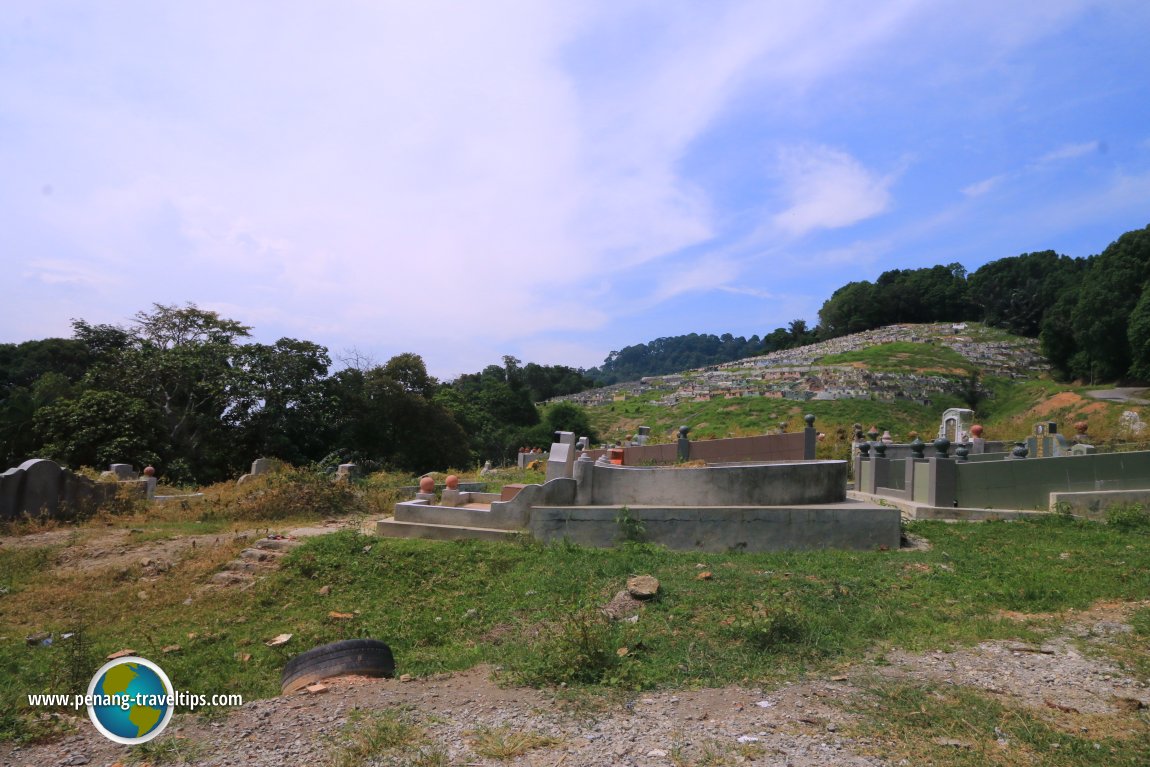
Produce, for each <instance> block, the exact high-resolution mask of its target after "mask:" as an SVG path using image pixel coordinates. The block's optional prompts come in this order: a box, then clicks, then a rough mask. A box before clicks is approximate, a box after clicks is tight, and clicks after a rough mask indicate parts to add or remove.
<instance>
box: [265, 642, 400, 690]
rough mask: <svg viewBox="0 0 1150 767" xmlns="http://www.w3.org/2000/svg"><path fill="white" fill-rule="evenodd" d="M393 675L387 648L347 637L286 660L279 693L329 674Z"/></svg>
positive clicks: (313, 681)
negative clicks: (341, 640)
mask: <svg viewBox="0 0 1150 767" xmlns="http://www.w3.org/2000/svg"><path fill="white" fill-rule="evenodd" d="M348 674H354V675H356V676H376V677H390V676H394V675H395V658H394V657H392V655H391V648H390V647H388V646H387V645H386V644H384V643H383V642H380V641H379V640H378V639H347V640H345V641H343V642H332V643H331V644H325V645H321V646H320V647H316V648H315V649H314V650H308V651H307V652H303V653H300V654H299V655H297V656H295V657H294V658H292V659H291V660H289V661H288V662H287V665H285V666H284V670H283V675H282V676H281V677H280V692H281V694H283V695H287V694H288V693H292V692H295V691H296V690H299V689H301V688H303V687H306V686H308V685H309V684H314V683H315V682H318V681H319V680H321V679H329V678H331V677H333V676H344V675H348Z"/></svg>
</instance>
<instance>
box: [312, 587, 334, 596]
mask: <svg viewBox="0 0 1150 767" xmlns="http://www.w3.org/2000/svg"><path fill="white" fill-rule="evenodd" d="M316 593H317V594H319V595H320V596H321V597H326V596H327V595H328V594H330V593H331V586H320V587H319V591H317V592H316Z"/></svg>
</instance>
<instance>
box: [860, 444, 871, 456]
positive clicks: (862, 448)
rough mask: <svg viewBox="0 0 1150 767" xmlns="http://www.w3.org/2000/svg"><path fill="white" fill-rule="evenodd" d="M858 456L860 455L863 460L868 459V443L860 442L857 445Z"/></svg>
mask: <svg viewBox="0 0 1150 767" xmlns="http://www.w3.org/2000/svg"><path fill="white" fill-rule="evenodd" d="M859 455H861V456H862V457H863V458H868V457H870V443H869V442H860V443H859Z"/></svg>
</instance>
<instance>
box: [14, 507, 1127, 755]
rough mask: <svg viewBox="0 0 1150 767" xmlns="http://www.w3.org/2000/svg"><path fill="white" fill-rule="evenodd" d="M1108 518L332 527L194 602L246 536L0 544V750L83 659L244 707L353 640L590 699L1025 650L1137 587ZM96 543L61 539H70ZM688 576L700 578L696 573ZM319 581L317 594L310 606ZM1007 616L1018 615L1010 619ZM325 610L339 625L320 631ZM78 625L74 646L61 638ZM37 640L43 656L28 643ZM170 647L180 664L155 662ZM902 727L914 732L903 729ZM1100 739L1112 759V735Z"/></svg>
mask: <svg viewBox="0 0 1150 767" xmlns="http://www.w3.org/2000/svg"><path fill="white" fill-rule="evenodd" d="M186 513H188V514H198V513H200V512H199V511H197V510H190V511H187V512H186ZM1124 513H1125V514H1126V517H1129V520H1128V521H1127V523H1125V524H1116V525H1101V524H1097V523H1088V522H1080V521H1076V520H1073V519H1069V518H1065V517H1062V516H1055V517H1051V518H1047V519H1041V520H1035V521H1021V522H1009V523H1008V522H989V523H982V524H977V525H948V524H945V523H927V522H923V523H915V524H912V525H911V526H910V528H909V529H910V532H913V533H915V534H916V535H919V536H922V537H925V538H927V539H928V540H930V541H931V543H932V544H933V547H932V548H931V549H930V550H929V551H887V552H879V551H876V552H844V551H821V552H784V553H770V554H745V553H732V554H700V553H692V552H672V551H668V550H665V549H662V548H659V547H655V546H651V545H648V544H643V543H625V544H623V545H621V546H619V547H618V548H616V549H609V550H600V549H585V548H581V547H577V546H573V545H568V544H563V543H559V544H554V545H547V546H543V545H538V544H535V543H531V542H521V543H516V544H507V543H487V542H443V543H436V542H428V541H418V540H390V539H376V538H366V537H364V536H362V535H360V534H358V533H357V532H354V531H352V530H348V531H345V532H340V533H334V534H331V535H326V536H322V537H319V538H314V539H310V540H309V541H308V542H307V543H305V544H304V545H303V546H301V547H299V548H298V549H296V550H294V551H293V552H292V553H291V554H290V555H288V556H287V557H286V558H285V560H284V561H283V563H282V565H281V567H280V569H279V570H278V571H276V572H274V573H273V574H271V575H270V576H268V577H267V578H265V579H264V580H262V581H260V582H258V583H257V585H256V586H254V587H253V588H251V589H248V590H246V591H237V590H219V591H213V592H210V593H208V594H205V593H204V592H202V591H200V589H201V587H202V586H203V584H204V583H206V582H207V581H208V579H209V578H210V576H211V575H212V573H214V572H216V571H217V570H218V569H219V567H220V566H222V564H223V563H224V562H226V561H227V560H228V559H230V558H232V557H234V556H236V555H237V554H238V552H239V550H240V548H242V547H243V545H244V542H243V541H232V540H231V538H230V537H229V536H226V535H223V536H221V539H222V540H221V542H220V543H219V545H217V546H203V547H200V548H198V549H194V550H188V551H187V552H186V553H185V555H184V556H182V557H181V558H179V559H178V560H177V561H175V562H173V563H172V567H171V568H170V569H169V570H167V571H166V572H164V573H163V574H162V576H160V577H154V576H153V575H150V574H148V573H146V572H145V569H144V567H143V565H142V564H135V563H133V564H131V565H129V566H117V567H112V568H106V569H102V570H99V569H97V570H89V571H83V572H80V571H72V570H61V569H59V568H57V567H56V566H55V563H56V561H57V557H58V556H59V555H60V553H61V552H62V551H63V548H62V547H63V545H64V544H63V543H59V544H56V545H53V546H42V547H28V548H16V547H0V739H4V740H11V741H29V740H35V739H37V738H44V737H52V736H54V735H55V734H58V733H59V732H61V731H62V730H65V729H67V727H68V726H69V721H70V720H69V719H68V718H67V717H66V716H63V717H61V716H55V717H54V716H50V715H48V714H50V712H43V711H33V710H29V708H28V707H27V705H26V695H27V694H28V693H33V692H61V693H64V692H72V693H74V692H79V691H82V688H83V686H84V685H85V684H86V683H87V679H88V677H89V676H90V674H91V673H93V672H94V670H95V668H96V666H98V665H99V662H100V659H101V658H103V657H104V656H105V655H107V654H109V653H111V652H114V651H117V650H120V649H123V648H132V649H134V650H136V651H137V652H138V653H139V654H142V655H143V656H144V657H148V658H151V659H153V660H156V661H157V662H159V663H160V664H161V666H162V667H163V668H164V669H165V671H166V672H167V673H168V675H169V677H170V678H171V679H172V680H173V683H174V684H175V685H176V686H177V688H179V689H181V690H187V691H190V692H194V693H203V694H208V695H211V694H215V693H240V694H242V695H243V696H244V697H245V698H246V699H249V700H250V699H255V698H261V697H269V696H273V695H276V694H277V693H278V682H279V673H280V670H281V669H282V668H283V665H284V663H285V662H286V661H287V659H288V658H289V657H291V656H292V655H294V654H295V653H298V652H301V651H303V650H306V649H310V648H311V647H314V646H317V645H319V644H323V643H326V642H331V641H335V640H338V639H345V638H353V637H360V636H369V637H375V638H379V639H383V640H385V641H387V642H388V643H389V644H390V645H391V647H392V649H393V651H394V652H395V655H396V660H397V666H398V670H397V673H407V674H412V675H413V676H416V677H419V676H425V675H430V674H434V673H437V672H443V671H452V670H459V669H464V668H469V667H472V666H474V665H476V664H479V663H489V664H493V665H495V666H497V667H498V668H499V673H500V674H501V676H502V677H503V678H504V679H506V680H508V681H511V682H515V683H521V684H530V685H538V686H556V685H562V684H565V685H567V689H572V688H575V689H588V690H602V689H613V690H636V689H644V688H652V687H661V686H670V687H674V686H695V685H722V684H727V683H745V684H773V683H776V682H778V681H780V680H783V679H788V678H795V677H797V676H800V675H802V674H804V673H811V672H818V671H820V670H825V669H829V668H832V667H836V666H838V665H841V664H842V663H843V662H844V661H846V660H852V661H853V660H857V659H860V658H866V657H881V655H882V652H883V650H884V649H886V648H889V647H893V646H898V647H902V648H905V649H907V650H910V651H923V650H929V649H936V648H946V647H950V646H954V645H963V644H973V643H976V642H979V641H983V640H988V639H1019V640H1024V641H1040V640H1041V639H1042V638H1043V637H1044V636H1048V635H1049V634H1050V633H1051V632H1053V631H1054V630H1056V628H1057V626H1058V624H1059V619H1058V617H1057V615H1058V614H1059V613H1061V612H1064V611H1067V610H1070V609H1083V608H1086V607H1088V606H1089V605H1090V604H1092V603H1093V602H1095V601H1098V600H1114V601H1136V600H1139V599H1144V598H1145V595H1146V594H1147V593H1150V526H1148V525H1146V524H1145V523H1144V518H1145V515H1144V514H1143V513H1142V512H1141V511H1140V510H1139V511H1138V515H1137V516H1135V515H1133V512H1130V511H1126V512H1124ZM164 514H172V512H164ZM307 519H314V517H308V518H307ZM185 521H187V520H181V519H180V518H178V517H176V516H165V517H163V518H160V519H156V520H154V521H153V522H150V523H149V522H147V521H146V520H145V521H143V522H140V521H138V520H137V521H135V522H132V524H144V525H147V524H155V525H156V526H157V529H158V530H160V531H163V534H165V535H166V534H167V531H169V530H174V529H176V528H178V526H179V525H180V524H183V523H184V522H185ZM216 521H217V522H219V523H220V524H225V522H224V521H222V518H221V520H216ZM93 524H100V523H99V522H98V521H94V522H93ZM228 524H234V525H243V524H250V522H249V521H248V520H240V521H235V522H231V523H228ZM277 524H279V522H277ZM92 529H93V528H78V529H77V531H76V535H75V536H72V535H71V534H69V535H68V536H66V540H67V539H72V538H73V537H75V538H77V539H79V540H84V539H85V537H86V536H87V535H89V534H91V532H92ZM140 529H142V530H143V531H144V532H143V533H140V534H136V535H135V536H134V537H137V538H140V539H143V540H148V539H151V537H152V528H150V527H147V526H144V527H142V528H140ZM1066 554H1068V555H1069V556H1064V555H1066ZM701 569H705V570H708V571H710V572H711V573H713V577H712V578H711V579H709V580H701V579H699V578H698V577H697V576H698V574H699V572H700V570H701ZM633 574H650V575H653V576H655V577H657V578H658V579H659V580H660V583H661V588H660V595H659V598H658V599H656V600H653V601H652V602H649V603H647V605H646V606H645V607H644V609H643V611H642V612H641V614H640V617H639V620H638V622H636V623H613V622H609V621H608V620H606V619H605V618H604V617H603V616H602V615H601V613H600V612H599V610H600V609H601V608H602V607H603V606H604V605H605V604H606V603H607V602H608V601H609V600H610V599H611V597H612V596H613V595H614V594H615V593H616V592H617V591H618V590H619V589H621V588H622V586H623V583H624V582H625V581H626V579H627V577H628V576H630V575H633ZM323 586H330V589H328V590H326V593H324V594H321V593H320V591H321V587H323ZM414 594H418V595H419V598H418V599H413V598H412V595H414ZM141 595H143V596H141ZM1007 611H1009V612H1011V613H1022V614H1025V615H1028V616H1030V617H1029V618H1028V619H1026V620H1023V621H1021V622H1020V621H1018V620H1016V619H1014V618H1011V617H1007V616H1006V615H1005V614H1004V613H1005V612H1007ZM331 612H339V613H344V614H352V615H354V616H355V617H354V618H353V619H350V620H342V619H341V620H334V619H332V618H331V617H329V613H331ZM1133 620H1134V626H1135V631H1134V632H1131V637H1130V641H1129V642H1126V643H1124V644H1122V645H1121V646H1120V647H1119V648H1118V649H1117V650H1116V651H1115V652H1116V657H1117V659H1118V660H1120V662H1122V663H1123V664H1124V665H1125V666H1126V668H1128V669H1130V670H1131V672H1132V673H1134V674H1136V675H1137V676H1138V677H1139V678H1140V679H1142V680H1147V679H1150V676H1148V674H1150V660H1148V659H1150V653H1148V652H1147V648H1146V642H1145V636H1146V635H1147V634H1150V611H1147V609H1146V608H1143V609H1142V610H1140V611H1138V612H1136V613H1135V615H1134V619H1133ZM78 628H82V629H83V633H82V637H83V642H84V643H85V646H84V647H83V648H80V649H77V645H76V644H75V643H74V642H75V640H74V639H72V640H63V639H61V635H62V634H63V633H66V632H73V631H76V629H78ZM37 632H51V633H53V634H54V636H55V637H56V642H55V643H54V644H53V645H51V646H41V645H36V646H30V645H28V644H26V643H25V642H24V637H26V636H28V635H30V634H34V633H37ZM280 633H291V634H293V638H292V640H291V642H289V643H288V644H287V645H284V646H282V647H277V648H272V647H268V646H266V645H265V643H264V642H265V640H267V639H269V638H270V637H273V636H275V635H277V634H280ZM177 644H178V645H180V646H181V650H180V651H178V652H174V653H169V654H164V653H162V652H161V648H163V647H166V646H169V645H177ZM245 658H246V660H245ZM876 694H877V693H876ZM976 702H977V701H974V702H971V701H970V700H966V699H963V700H960V701H958V703H959V704H961V705H963V706H967V705H974V704H975V703H976ZM61 713H64V712H61ZM214 713H216V712H211V711H209V712H207V714H208V715H213V714H214ZM996 716H997V714H996ZM362 726H363V727H365V728H367V729H365V730H364V733H365V734H363V735H362V738H361V737H360V736H358V735H357V736H355V738H352V737H351V736H350V735H349V742H351V741H353V740H356V738H360V739H362V740H365V741H368V742H371V743H376V744H378V743H380V742H385V741H387V740H388V738H390V737H391V736H390V735H388V734H387V733H386V732H385V731H384V729H385V728H386V727H395V726H397V725H396V723H394V722H392V723H374V722H368V723H366V724H363V725H362ZM907 726H909V725H907ZM1028 726H1029V725H1028ZM906 733H907V734H906V738H909V739H913V736H914V731H913V730H907V731H906ZM1067 742H1068V743H1069V741H1067ZM1106 747H1107V748H1110V747H1111V746H1110V745H1107V746H1106ZM1112 747H1113V748H1115V749H1118V750H1117V751H1116V752H1115V753H1117V754H1119V755H1121V754H1122V753H1123V752H1122V748H1124V747H1123V746H1122V744H1121V743H1115V744H1113V746H1112ZM381 748H382V747H381ZM1091 748H1092V747H1091ZM388 753H389V754H390V755H389V756H388V757H387V758H388V759H390V760H392V762H394V763H396V764H401V763H402V764H412V765H415V764H422V765H425V767H431V766H432V765H435V764H436V763H438V762H437V761H436V760H441V761H442V760H443V759H445V758H446V757H445V756H444V755H443V754H442V752H440V751H437V750H436V749H434V748H431V747H429V746H426V745H422V744H421V745H419V746H418V748H416V747H412V748H406V749H400V750H399V751H396V752H395V753H392V752H388ZM720 756H722V757H723V758H726V755H716V756H715V758H719V757H720ZM691 758H692V759H694V760H695V761H698V759H699V758H701V757H700V755H697V754H696V755H693V756H692V757H691ZM396 760H399V761H396ZM404 760H406V761H404ZM421 760H422V761H421ZM1052 763H1057V762H1052ZM1115 763H1118V764H1121V763H1122V762H1121V761H1117V762H1115Z"/></svg>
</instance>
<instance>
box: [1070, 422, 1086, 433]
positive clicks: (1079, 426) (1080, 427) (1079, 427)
mask: <svg viewBox="0 0 1150 767" xmlns="http://www.w3.org/2000/svg"><path fill="white" fill-rule="evenodd" d="M1089 428H1090V424H1089V423H1087V422H1086V421H1075V422H1074V431H1076V432H1078V433H1079V434H1086V430H1087V429H1089Z"/></svg>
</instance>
